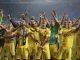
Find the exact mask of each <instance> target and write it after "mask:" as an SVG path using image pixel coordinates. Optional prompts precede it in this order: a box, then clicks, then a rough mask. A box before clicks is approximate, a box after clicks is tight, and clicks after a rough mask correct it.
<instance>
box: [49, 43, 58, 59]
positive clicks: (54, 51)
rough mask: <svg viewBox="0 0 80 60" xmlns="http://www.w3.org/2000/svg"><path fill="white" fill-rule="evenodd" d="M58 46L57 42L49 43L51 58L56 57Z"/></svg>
mask: <svg viewBox="0 0 80 60" xmlns="http://www.w3.org/2000/svg"><path fill="white" fill-rule="evenodd" d="M57 52H58V46H57V44H52V45H50V55H51V57H53V58H57V57H56V56H57Z"/></svg>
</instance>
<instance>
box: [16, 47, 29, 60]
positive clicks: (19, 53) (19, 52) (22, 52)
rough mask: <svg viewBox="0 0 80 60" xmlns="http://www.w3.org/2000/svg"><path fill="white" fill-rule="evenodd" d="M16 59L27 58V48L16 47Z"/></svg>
mask: <svg viewBox="0 0 80 60" xmlns="http://www.w3.org/2000/svg"><path fill="white" fill-rule="evenodd" d="M16 59H26V60H27V59H28V48H26V47H25V46H20V47H17V48H16Z"/></svg>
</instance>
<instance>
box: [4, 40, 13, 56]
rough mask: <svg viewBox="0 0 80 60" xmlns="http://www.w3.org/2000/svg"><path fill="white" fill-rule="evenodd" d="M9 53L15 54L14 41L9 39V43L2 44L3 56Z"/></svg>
mask: <svg viewBox="0 0 80 60" xmlns="http://www.w3.org/2000/svg"><path fill="white" fill-rule="evenodd" d="M9 53H10V54H11V55H12V56H15V44H14V41H11V42H10V43H5V44H4V56H6V57H7V56H8V54H9Z"/></svg>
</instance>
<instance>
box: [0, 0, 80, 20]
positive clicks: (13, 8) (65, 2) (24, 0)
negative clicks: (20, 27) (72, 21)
mask: <svg viewBox="0 0 80 60" xmlns="http://www.w3.org/2000/svg"><path fill="white" fill-rule="evenodd" d="M0 8H2V9H3V10H4V13H5V15H7V14H11V15H12V16H13V17H14V19H15V20H17V19H19V18H20V14H21V13H22V12H23V11H25V10H27V11H28V19H30V17H31V16H32V15H34V16H35V17H36V19H38V18H39V13H40V11H41V9H42V10H44V11H46V13H47V17H48V18H49V19H50V18H51V15H50V14H51V10H52V9H53V8H54V9H55V10H56V12H57V14H58V16H59V18H61V15H62V12H63V11H65V12H67V13H68V14H69V17H70V18H76V17H78V16H80V0H0Z"/></svg>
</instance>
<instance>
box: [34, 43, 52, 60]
mask: <svg viewBox="0 0 80 60" xmlns="http://www.w3.org/2000/svg"><path fill="white" fill-rule="evenodd" d="M41 55H42V56H43V58H44V59H50V49H49V43H46V44H45V46H44V47H43V48H41V47H37V53H36V57H35V58H36V59H40V58H41Z"/></svg>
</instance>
